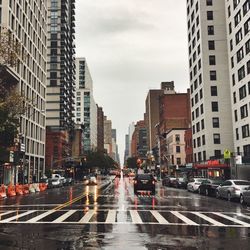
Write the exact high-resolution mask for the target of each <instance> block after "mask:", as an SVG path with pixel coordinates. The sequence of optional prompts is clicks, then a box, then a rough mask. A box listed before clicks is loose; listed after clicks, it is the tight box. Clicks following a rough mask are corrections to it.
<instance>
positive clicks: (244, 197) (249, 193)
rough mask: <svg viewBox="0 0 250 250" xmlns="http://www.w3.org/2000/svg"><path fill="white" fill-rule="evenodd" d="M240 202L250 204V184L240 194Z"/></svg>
mask: <svg viewBox="0 0 250 250" xmlns="http://www.w3.org/2000/svg"><path fill="white" fill-rule="evenodd" d="M240 203H241V204H242V205H243V204H247V205H250V186H249V187H246V188H245V189H244V190H243V191H242V193H241V195H240Z"/></svg>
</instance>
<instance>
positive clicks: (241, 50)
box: [237, 47, 244, 62]
mask: <svg viewBox="0 0 250 250" xmlns="http://www.w3.org/2000/svg"><path fill="white" fill-rule="evenodd" d="M243 58H244V48H243V47H241V48H240V49H239V50H238V51H237V62H240V61H241V60H242V59H243Z"/></svg>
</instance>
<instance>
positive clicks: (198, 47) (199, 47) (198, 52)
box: [197, 45, 201, 55]
mask: <svg viewBox="0 0 250 250" xmlns="http://www.w3.org/2000/svg"><path fill="white" fill-rule="evenodd" d="M200 53H201V46H200V45H198V46H197V54H198V55H199V54H200Z"/></svg>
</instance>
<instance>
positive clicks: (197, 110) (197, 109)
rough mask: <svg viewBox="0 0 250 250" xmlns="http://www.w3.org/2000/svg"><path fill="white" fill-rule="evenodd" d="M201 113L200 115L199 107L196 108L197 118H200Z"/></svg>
mask: <svg viewBox="0 0 250 250" xmlns="http://www.w3.org/2000/svg"><path fill="white" fill-rule="evenodd" d="M199 115H200V114H199V108H196V109H195V116H196V118H198V117H199Z"/></svg>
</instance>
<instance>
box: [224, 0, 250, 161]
mask: <svg viewBox="0 0 250 250" xmlns="http://www.w3.org/2000/svg"><path fill="white" fill-rule="evenodd" d="M225 3H226V18H227V35H228V38H227V42H228V59H229V80H230V88H231V102H232V117H233V138H234V152H235V153H236V154H237V155H241V156H243V157H244V158H249V157H250V129H249V123H250V108H249V107H250V106H249V103H250V78H249V75H250V36H249V35H250V1H249V0H247V1H246V0H242V1H239V0H238V1H235V0H234V1H233V0H229V1H225ZM243 160H244V159H243Z"/></svg>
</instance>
